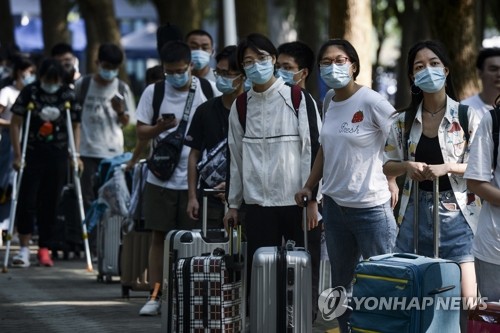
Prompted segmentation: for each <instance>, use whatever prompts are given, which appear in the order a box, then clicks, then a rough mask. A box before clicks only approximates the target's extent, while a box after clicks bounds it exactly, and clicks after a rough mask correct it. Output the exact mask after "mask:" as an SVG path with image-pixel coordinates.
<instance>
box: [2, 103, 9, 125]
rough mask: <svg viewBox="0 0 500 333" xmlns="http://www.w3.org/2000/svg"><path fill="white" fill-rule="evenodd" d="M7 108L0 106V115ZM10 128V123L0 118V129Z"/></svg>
mask: <svg viewBox="0 0 500 333" xmlns="http://www.w3.org/2000/svg"><path fill="white" fill-rule="evenodd" d="M6 109H7V108H6V107H5V106H4V105H2V104H0V114H2V113H3V112H5V110H6ZM9 126H10V121H8V120H7V119H3V118H0V127H9Z"/></svg>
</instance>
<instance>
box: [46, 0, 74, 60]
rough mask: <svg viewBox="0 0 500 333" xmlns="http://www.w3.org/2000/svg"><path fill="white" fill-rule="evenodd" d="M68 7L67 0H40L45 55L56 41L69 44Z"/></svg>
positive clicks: (69, 5)
mask: <svg viewBox="0 0 500 333" xmlns="http://www.w3.org/2000/svg"><path fill="white" fill-rule="evenodd" d="M70 9H71V3H70V2H68V1H67V0H52V1H40V11H41V19H42V22H43V28H42V32H43V44H44V53H45V56H50V51H51V49H52V47H53V46H54V45H55V44H57V43H61V42H64V43H69V44H70V45H71V40H70V34H69V30H68V21H67V17H68V13H69V10H70Z"/></svg>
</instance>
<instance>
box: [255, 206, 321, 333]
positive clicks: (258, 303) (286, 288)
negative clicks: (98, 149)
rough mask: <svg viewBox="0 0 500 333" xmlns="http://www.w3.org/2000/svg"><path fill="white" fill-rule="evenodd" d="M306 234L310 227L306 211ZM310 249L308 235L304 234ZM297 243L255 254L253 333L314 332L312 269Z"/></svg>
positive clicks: (270, 248) (291, 242)
mask: <svg viewBox="0 0 500 333" xmlns="http://www.w3.org/2000/svg"><path fill="white" fill-rule="evenodd" d="M303 223H304V230H307V229H306V228H305V226H306V219H305V208H304V220H303ZM304 238H305V241H304V244H306V246H307V232H304ZM294 245H295V243H294V242H293V241H288V242H287V244H286V245H285V246H284V247H283V246H279V247H276V246H273V247H261V248H259V249H257V251H256V252H255V254H254V257H253V262H252V272H251V288H250V332H252V333H276V332H297V333H299V332H300V333H302V332H312V268H311V256H310V255H309V253H308V252H307V249H306V248H302V247H295V246H294Z"/></svg>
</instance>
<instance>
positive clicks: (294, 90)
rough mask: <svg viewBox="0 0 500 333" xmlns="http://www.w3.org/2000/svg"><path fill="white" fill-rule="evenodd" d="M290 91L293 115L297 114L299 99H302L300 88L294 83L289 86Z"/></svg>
mask: <svg viewBox="0 0 500 333" xmlns="http://www.w3.org/2000/svg"><path fill="white" fill-rule="evenodd" d="M290 93H291V94H292V104H293V108H294V110H295V115H296V116H298V115H299V108H300V101H301V100H302V88H301V87H300V86H298V85H296V84H293V85H291V86H290Z"/></svg>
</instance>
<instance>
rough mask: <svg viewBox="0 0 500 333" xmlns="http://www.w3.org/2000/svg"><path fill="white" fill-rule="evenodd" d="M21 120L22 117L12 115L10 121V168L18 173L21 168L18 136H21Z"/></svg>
mask: <svg viewBox="0 0 500 333" xmlns="http://www.w3.org/2000/svg"><path fill="white" fill-rule="evenodd" d="M23 120H24V119H23V117H21V116H19V115H17V114H13V115H12V118H11V120H10V141H11V143H12V149H13V152H14V159H13V161H12V166H13V168H14V169H15V170H16V171H19V169H20V167H21V142H20V138H19V135H20V134H21V128H22V126H23Z"/></svg>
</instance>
